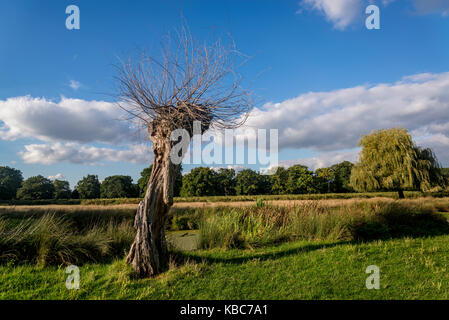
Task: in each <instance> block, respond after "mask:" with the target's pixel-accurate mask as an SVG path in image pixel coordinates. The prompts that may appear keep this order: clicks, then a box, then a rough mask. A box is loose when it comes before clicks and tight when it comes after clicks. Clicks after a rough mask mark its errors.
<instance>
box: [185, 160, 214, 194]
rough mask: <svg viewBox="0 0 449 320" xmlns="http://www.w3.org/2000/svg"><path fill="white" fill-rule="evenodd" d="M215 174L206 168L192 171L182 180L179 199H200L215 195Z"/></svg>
mask: <svg viewBox="0 0 449 320" xmlns="http://www.w3.org/2000/svg"><path fill="white" fill-rule="evenodd" d="M216 182H217V173H216V172H215V171H214V170H212V169H210V168H206V167H198V168H195V169H192V171H190V173H188V174H186V175H185V176H184V177H183V179H182V188H181V197H195V196H196V197H198V196H199V197H201V196H212V195H215V194H216V186H217V184H216Z"/></svg>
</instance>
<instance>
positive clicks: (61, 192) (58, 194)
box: [53, 180, 72, 199]
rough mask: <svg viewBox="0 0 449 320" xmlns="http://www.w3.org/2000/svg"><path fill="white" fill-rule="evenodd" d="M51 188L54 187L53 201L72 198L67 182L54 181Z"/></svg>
mask: <svg viewBox="0 0 449 320" xmlns="http://www.w3.org/2000/svg"><path fill="white" fill-rule="evenodd" d="M53 186H54V187H55V194H54V198H55V199H70V198H71V197H72V190H70V184H69V182H68V181H63V180H55V181H54V182H53Z"/></svg>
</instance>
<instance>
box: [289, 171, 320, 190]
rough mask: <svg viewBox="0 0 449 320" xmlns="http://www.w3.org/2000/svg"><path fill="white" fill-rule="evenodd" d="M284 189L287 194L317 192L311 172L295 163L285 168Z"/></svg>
mask: <svg viewBox="0 0 449 320" xmlns="http://www.w3.org/2000/svg"><path fill="white" fill-rule="evenodd" d="M285 189H286V191H287V193H289V194H299V193H316V192H318V189H317V186H316V184H315V179H314V176H313V172H312V171H309V170H308V169H307V167H306V166H302V165H295V166H292V167H290V168H288V169H287V181H286V186H285Z"/></svg>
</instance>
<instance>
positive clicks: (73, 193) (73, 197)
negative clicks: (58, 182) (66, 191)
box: [70, 189, 80, 199]
mask: <svg viewBox="0 0 449 320" xmlns="http://www.w3.org/2000/svg"><path fill="white" fill-rule="evenodd" d="M70 198H72V199H79V198H80V194H79V192H78V190H76V189H73V191H72V194H71V196H70Z"/></svg>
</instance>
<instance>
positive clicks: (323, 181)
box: [315, 168, 335, 193]
mask: <svg viewBox="0 0 449 320" xmlns="http://www.w3.org/2000/svg"><path fill="white" fill-rule="evenodd" d="M315 174H316V177H317V182H318V183H317V184H318V186H317V187H318V189H319V190H320V192H327V193H330V192H332V191H333V187H334V182H335V171H334V170H332V169H331V168H320V169H317V170H316V171H315Z"/></svg>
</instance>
